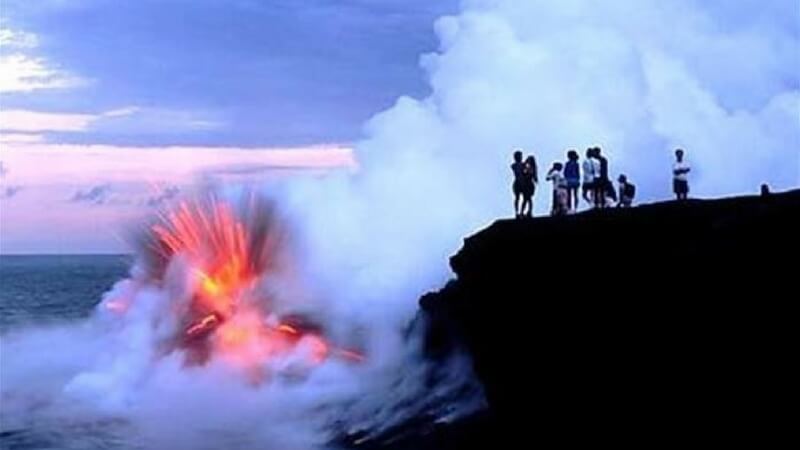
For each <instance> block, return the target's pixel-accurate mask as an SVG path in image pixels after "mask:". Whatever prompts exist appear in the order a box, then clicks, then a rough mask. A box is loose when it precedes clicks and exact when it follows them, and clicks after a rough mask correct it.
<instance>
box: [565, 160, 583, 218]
mask: <svg viewBox="0 0 800 450" xmlns="http://www.w3.org/2000/svg"><path fill="white" fill-rule="evenodd" d="M564 178H565V179H566V181H567V208H568V209H569V210H570V211H577V210H578V201H579V200H578V189H579V188H580V187H581V166H580V164H579V163H578V152H576V151H575V150H570V151H568V152H567V163H566V164H564Z"/></svg>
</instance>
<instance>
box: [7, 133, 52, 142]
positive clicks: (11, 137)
mask: <svg viewBox="0 0 800 450" xmlns="http://www.w3.org/2000/svg"><path fill="white" fill-rule="evenodd" d="M41 142H44V136H42V135H41V134H14V133H2V134H0V144H12V143H24V144H37V143H41Z"/></svg>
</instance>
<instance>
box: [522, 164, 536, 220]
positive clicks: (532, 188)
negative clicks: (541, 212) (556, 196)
mask: <svg viewBox="0 0 800 450" xmlns="http://www.w3.org/2000/svg"><path fill="white" fill-rule="evenodd" d="M522 176H523V180H522V181H523V182H522V209H521V210H520V212H519V213H520V215H521V216H522V217H533V194H535V193H536V185H537V184H538V183H539V174H538V169H537V168H536V158H534V157H533V155H530V156H528V157H527V158H525V164H524V166H523V168H522Z"/></svg>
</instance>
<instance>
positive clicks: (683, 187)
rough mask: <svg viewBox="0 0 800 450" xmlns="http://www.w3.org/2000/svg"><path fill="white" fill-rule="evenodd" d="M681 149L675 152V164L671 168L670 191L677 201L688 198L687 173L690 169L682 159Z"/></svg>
mask: <svg viewBox="0 0 800 450" xmlns="http://www.w3.org/2000/svg"><path fill="white" fill-rule="evenodd" d="M683 156H684V153H683V149H680V148H679V149H677V150H675V164H673V166H672V190H673V191H674V192H675V197H676V198H677V199H678V200H686V199H688V198H689V172H690V171H691V170H692V168H691V167H690V166H689V163H687V162H686V161H684V159H683Z"/></svg>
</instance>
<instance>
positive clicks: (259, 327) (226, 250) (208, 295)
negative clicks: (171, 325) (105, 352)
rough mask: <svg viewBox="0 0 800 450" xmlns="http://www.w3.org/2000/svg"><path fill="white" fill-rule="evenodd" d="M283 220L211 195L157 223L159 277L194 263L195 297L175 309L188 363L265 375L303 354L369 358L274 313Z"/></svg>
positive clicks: (153, 230) (262, 207)
mask: <svg viewBox="0 0 800 450" xmlns="http://www.w3.org/2000/svg"><path fill="white" fill-rule="evenodd" d="M276 222H277V221H276V220H275V219H274V213H273V211H272V209H271V208H270V206H269V205H268V204H266V203H265V202H263V201H261V202H259V201H256V200H254V199H251V201H250V202H248V203H247V204H246V205H245V207H243V208H235V207H233V206H231V205H230V204H228V203H226V202H222V201H219V200H218V199H216V198H215V197H210V198H209V199H208V200H207V201H202V202H186V201H184V202H182V203H180V204H179V205H178V206H177V208H175V209H174V210H172V211H168V212H163V213H161V214H159V216H158V219H157V221H156V222H155V223H153V224H151V225H150V227H149V230H148V233H147V236H148V244H149V250H150V251H151V252H152V255H151V256H152V258H151V260H153V261H156V263H155V264H154V267H158V268H159V269H158V270H157V271H156V272H157V273H154V274H153V275H154V276H156V278H158V277H161V278H163V277H164V276H165V273H166V271H167V267H169V266H170V264H171V263H172V262H173V261H176V260H180V261H182V262H183V263H184V264H186V265H188V269H185V272H186V274H187V278H188V280H187V284H188V285H189V286H191V289H190V290H191V299H190V301H189V304H188V307H186V308H180V307H177V306H176V308H175V310H176V311H183V312H181V313H180V314H181V315H182V316H181V317H180V318H179V319H180V320H179V322H180V323H182V326H181V330H182V335H180V336H176V339H175V341H176V349H179V350H183V351H185V353H186V355H187V358H186V360H187V362H188V363H190V364H204V363H205V362H206V361H208V360H210V359H211V358H216V359H219V360H222V361H225V362H227V363H229V364H231V365H234V366H236V367H241V368H245V369H248V370H250V369H254V370H258V371H259V373H260V371H261V370H262V368H263V365H264V364H265V363H268V362H270V361H271V360H273V359H275V358H281V357H284V356H288V355H290V354H291V355H298V354H299V355H302V357H303V359H304V360H305V362H306V364H307V365H310V366H315V365H318V364H321V363H322V362H324V361H325V360H327V359H328V358H329V357H331V356H336V357H338V358H340V359H344V360H347V361H353V362H358V361H361V360H362V356H361V354H360V353H358V352H356V351H353V350H341V349H336V348H335V347H334V346H332V345H331V343H329V342H328V341H327V339H326V338H325V337H324V336H323V334H322V333H321V332H320V331H319V330H318V328H317V327H313V329H312V328H305V329H304V328H303V327H302V326H298V325H297V324H295V323H289V322H287V321H284V320H281V319H280V318H279V317H277V316H276V315H275V314H273V313H271V311H269V308H268V305H270V304H271V300H272V299H270V298H266V297H265V295H264V294H263V289H261V290H259V289H258V286H260V285H262V284H263V283H264V281H265V279H266V278H267V276H268V275H271V276H274V275H275V274H276V273H277V272H279V269H280V266H281V263H280V261H281V252H282V251H283V250H284V249H283V248H282V242H283V240H282V239H281V233H280V231H279V230H278V227H277V223H276ZM109 308H111V309H113V310H115V311H116V310H119V311H121V312H124V311H123V309H122V308H117V307H112V306H109Z"/></svg>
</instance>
